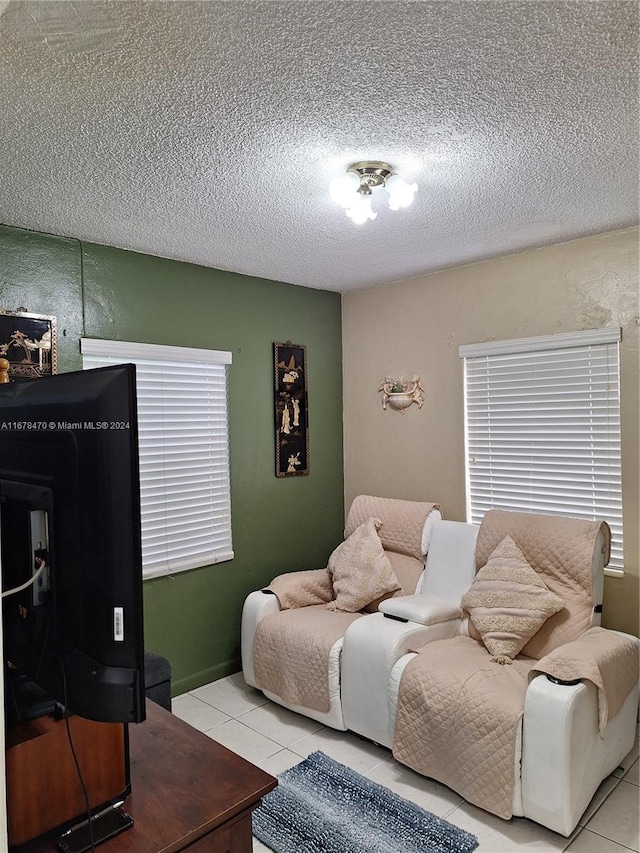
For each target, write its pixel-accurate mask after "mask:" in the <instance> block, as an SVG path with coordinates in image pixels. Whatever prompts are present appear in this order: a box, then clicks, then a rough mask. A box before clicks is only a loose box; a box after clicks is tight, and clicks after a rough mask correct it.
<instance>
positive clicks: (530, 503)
mask: <svg viewBox="0 0 640 853" xmlns="http://www.w3.org/2000/svg"><path fill="white" fill-rule="evenodd" d="M619 341H620V330H619V329H602V330H595V331H588V332H571V333H568V334H562V335H548V336H544V337H539V338H524V339H522V340H514V341H500V342H491V343H486V344H472V345H468V346H461V347H460V348H459V355H460V357H461V358H464V366H465V371H464V372H465V430H466V435H465V440H466V473H467V518H468V520H469V521H471V522H473V523H479V522H480V521H481V519H482V517H483V515H484V513H485V512H486V511H487V510H489V509H507V510H509V509H510V510H518V511H522V512H539V513H546V514H548V515H561V514H566V515H570V516H573V517H576V518H596V517H597V518H603V519H605V520H606V521H607V522H608V523H609V526H610V527H611V534H612V547H611V560H610V563H609V567H610V568H611V569H614V570H615V569H618V570H619V571H620V570H621V569H622V567H623V556H622V478H621V465H620V383H619V352H618V351H619Z"/></svg>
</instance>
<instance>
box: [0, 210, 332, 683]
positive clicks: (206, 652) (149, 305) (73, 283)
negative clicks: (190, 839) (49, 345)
mask: <svg viewBox="0 0 640 853" xmlns="http://www.w3.org/2000/svg"><path fill="white" fill-rule="evenodd" d="M22 306H24V307H25V308H26V309H27V310H29V311H33V312H36V313H39V314H53V315H55V316H56V317H57V318H58V336H59V345H58V370H59V372H64V371H68V370H76V369H81V366H82V361H81V356H80V349H79V340H80V337H82V336H85V337H89V338H105V339H110V340H124V341H137V342H141V343H155V344H168V345H172V346H185V347H198V348H200V347H201V348H205V349H207V348H208V349H220V350H230V351H231V352H232V354H233V363H232V365H231V366H230V367H229V374H228V376H229V435H230V454H231V510H232V530H233V547H234V552H235V558H234V559H233V560H232V561H229V562H226V563H220V564H218V565H216V566H207V567H204V568H201V569H193V570H192V571H189V572H182V573H180V574H177V575H174V576H172V577H168V578H157V579H154V580H149V581H146V582H145V585H144V600H145V638H146V645H147V648H150V649H153V651H156V652H158V653H159V654H162V655H164V656H166V657H168V658H169V659H170V661H171V663H172V665H173V672H174V678H173V693H174V695H176V694H179V693H182V692H184V691H185V690H190V689H193V688H194V687H198V686H199V685H201V684H205V683H207V682H209V681H213V680H214V679H216V678H220V677H222V676H224V675H228V674H230V673H232V672H237V671H238V670H239V669H240V617H241V611H242V603H243V601H244V599H245V597H246V595H247V594H248V593H249V592H250V591H251V590H254V589H257V588H260V587H261V586H264V585H265V584H266V583H268V582H269V581H270V580H271V578H272V577H273V576H274V575H276V574H280V573H282V572H286V571H295V570H298V569H309V568H318V567H323V566H325V565H326V563H327V558H328V556H329V554H330V553H331V551H332V550H333V548H335V546H336V545H337V544H338V543H339V542H340V541H341V540H342V533H343V526H344V506H343V491H344V490H343V463H342V345H341V302H340V296H339V294H337V293H332V292H328V291H321V290H311V289H308V288H303V287H297V286H295V285H290V284H284V283H281V282H274V281H264V280H261V279H258V278H252V277H250V276H243V275H239V274H236V273H229V272H222V271H220V270H213V269H208V268H205V267H199V266H195V265H193V264H186V263H181V262H179V261H172V260H167V259H165V258H157V257H151V256H148V255H141V254H137V253H135V252H127V251H124V250H121V249H116V248H111V247H107V246H98V245H94V244H88V243H82V244H81V243H80V242H79V241H77V240H70V239H66V238H59V237H53V236H49V235H44V234H36V233H33V232H29V231H23V230H20V229H15V228H8V227H4V226H0V307H1V308H4V309H6V310H12V311H13V310H16V309H18V308H19V307H22ZM287 340H290V341H292V342H293V343H296V344H304V345H306V347H307V382H308V394H309V431H310V448H309V460H310V474H309V475H308V476H301V477H293V478H283V479H279V478H276V476H275V473H274V453H275V450H274V399H273V383H274V371H273V354H272V345H273V342H274V341H282V342H283V341H287ZM44 381H46V380H44Z"/></svg>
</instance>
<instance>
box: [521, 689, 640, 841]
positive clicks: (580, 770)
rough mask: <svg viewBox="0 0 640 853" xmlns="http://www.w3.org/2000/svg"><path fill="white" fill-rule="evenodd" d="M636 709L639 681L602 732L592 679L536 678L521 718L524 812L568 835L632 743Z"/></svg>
mask: <svg viewBox="0 0 640 853" xmlns="http://www.w3.org/2000/svg"><path fill="white" fill-rule="evenodd" d="M637 711H638V685H637V683H636V685H635V687H634V688H633V689H632V690H631V692H630V693H629V695H628V696H627V698H626V700H625V701H624V703H623V705H622V708H621V709H620V710H619V711H618V713H617V714H616V716H615V717H614V718H613V719H612V720H610V721H609V722H608V724H607V727H606V729H605V731H604V733H603V736H601V735H600V733H599V731H598V716H599V714H598V690H597V688H596V686H595V684H593V682H591V681H579V682H578V683H574V684H565V683H561V682H559V681H551V680H550V679H549V678H548V677H543V676H542V675H540V676H538V677H536V678H533V680H532V681H531V683H530V684H529V687H528V688H527V693H526V697H525V706H524V720H523V743H522V761H521V773H522V803H523V811H524V816H525V817H527V818H529V819H530V820H534V821H536V822H537V823H541V824H542V825H543V826H547V827H549V829H552V830H553V831H554V832H559V833H561V834H562V835H569V834H570V833H571V832H572V831H573V830H574V828H575V826H576V824H577V823H578V820H579V819H580V815H581V814H582V813H583V812H584V810H585V808H586V807H587V805H588V804H589V801H590V800H591V798H592V797H593V795H594V793H595V791H596V789H597V788H598V785H599V784H600V782H601V781H602V780H603V779H604V778H605V777H606V776H608V775H609V774H610V773H611V772H612V771H613V770H614V769H615V768H616V767H617V766H618V765H619V764H620V761H621V760H622V759H623V758H624V756H625V755H626V754H627V753H628V752H629V751H630V750H631V748H632V747H633V742H634V738H635V727H636V714H637Z"/></svg>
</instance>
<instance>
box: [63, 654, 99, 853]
mask: <svg viewBox="0 0 640 853" xmlns="http://www.w3.org/2000/svg"><path fill="white" fill-rule="evenodd" d="M58 660H59V661H60V667H61V669H62V690H63V695H64V717H63V719H64V722H65V727H66V730H67V740H68V741H69V746H70V747H71V755H72V756H73V762H74V764H75V766H76V772H77V774H78V779H79V780H80V785H81V786H82V793H83V796H84V802H85V806H86V809H87V822H88V825H89V843H90V844H91V851H92V853H95V849H96V846H95V843H94V840H93V823H92V821H91V806H90V805H89V795H88V793H87V787H86V785H85V784H84V779H83V778H82V771H81V769H80V762H79V761H78V756H77V755H76V750H75V747H74V745H73V738H72V737H71V726H70V725H69V708H68V706H67V673H66V671H65V668H64V661H63V660H62V658H61V657H58Z"/></svg>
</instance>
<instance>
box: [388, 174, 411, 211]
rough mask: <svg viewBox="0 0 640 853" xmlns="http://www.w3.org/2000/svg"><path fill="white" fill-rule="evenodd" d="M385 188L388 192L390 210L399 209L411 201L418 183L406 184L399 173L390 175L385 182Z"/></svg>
mask: <svg viewBox="0 0 640 853" xmlns="http://www.w3.org/2000/svg"><path fill="white" fill-rule="evenodd" d="M385 189H386V190H387V192H388V193H389V207H390V208H391V210H400V208H401V207H409V205H410V204H411V203H412V202H413V197H414V195H415V194H416V191H417V189H418V185H417V184H408V183H407V182H406V181H403V180H402V178H401V177H400V175H390V176H389V177H388V178H387V180H386V182H385Z"/></svg>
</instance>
